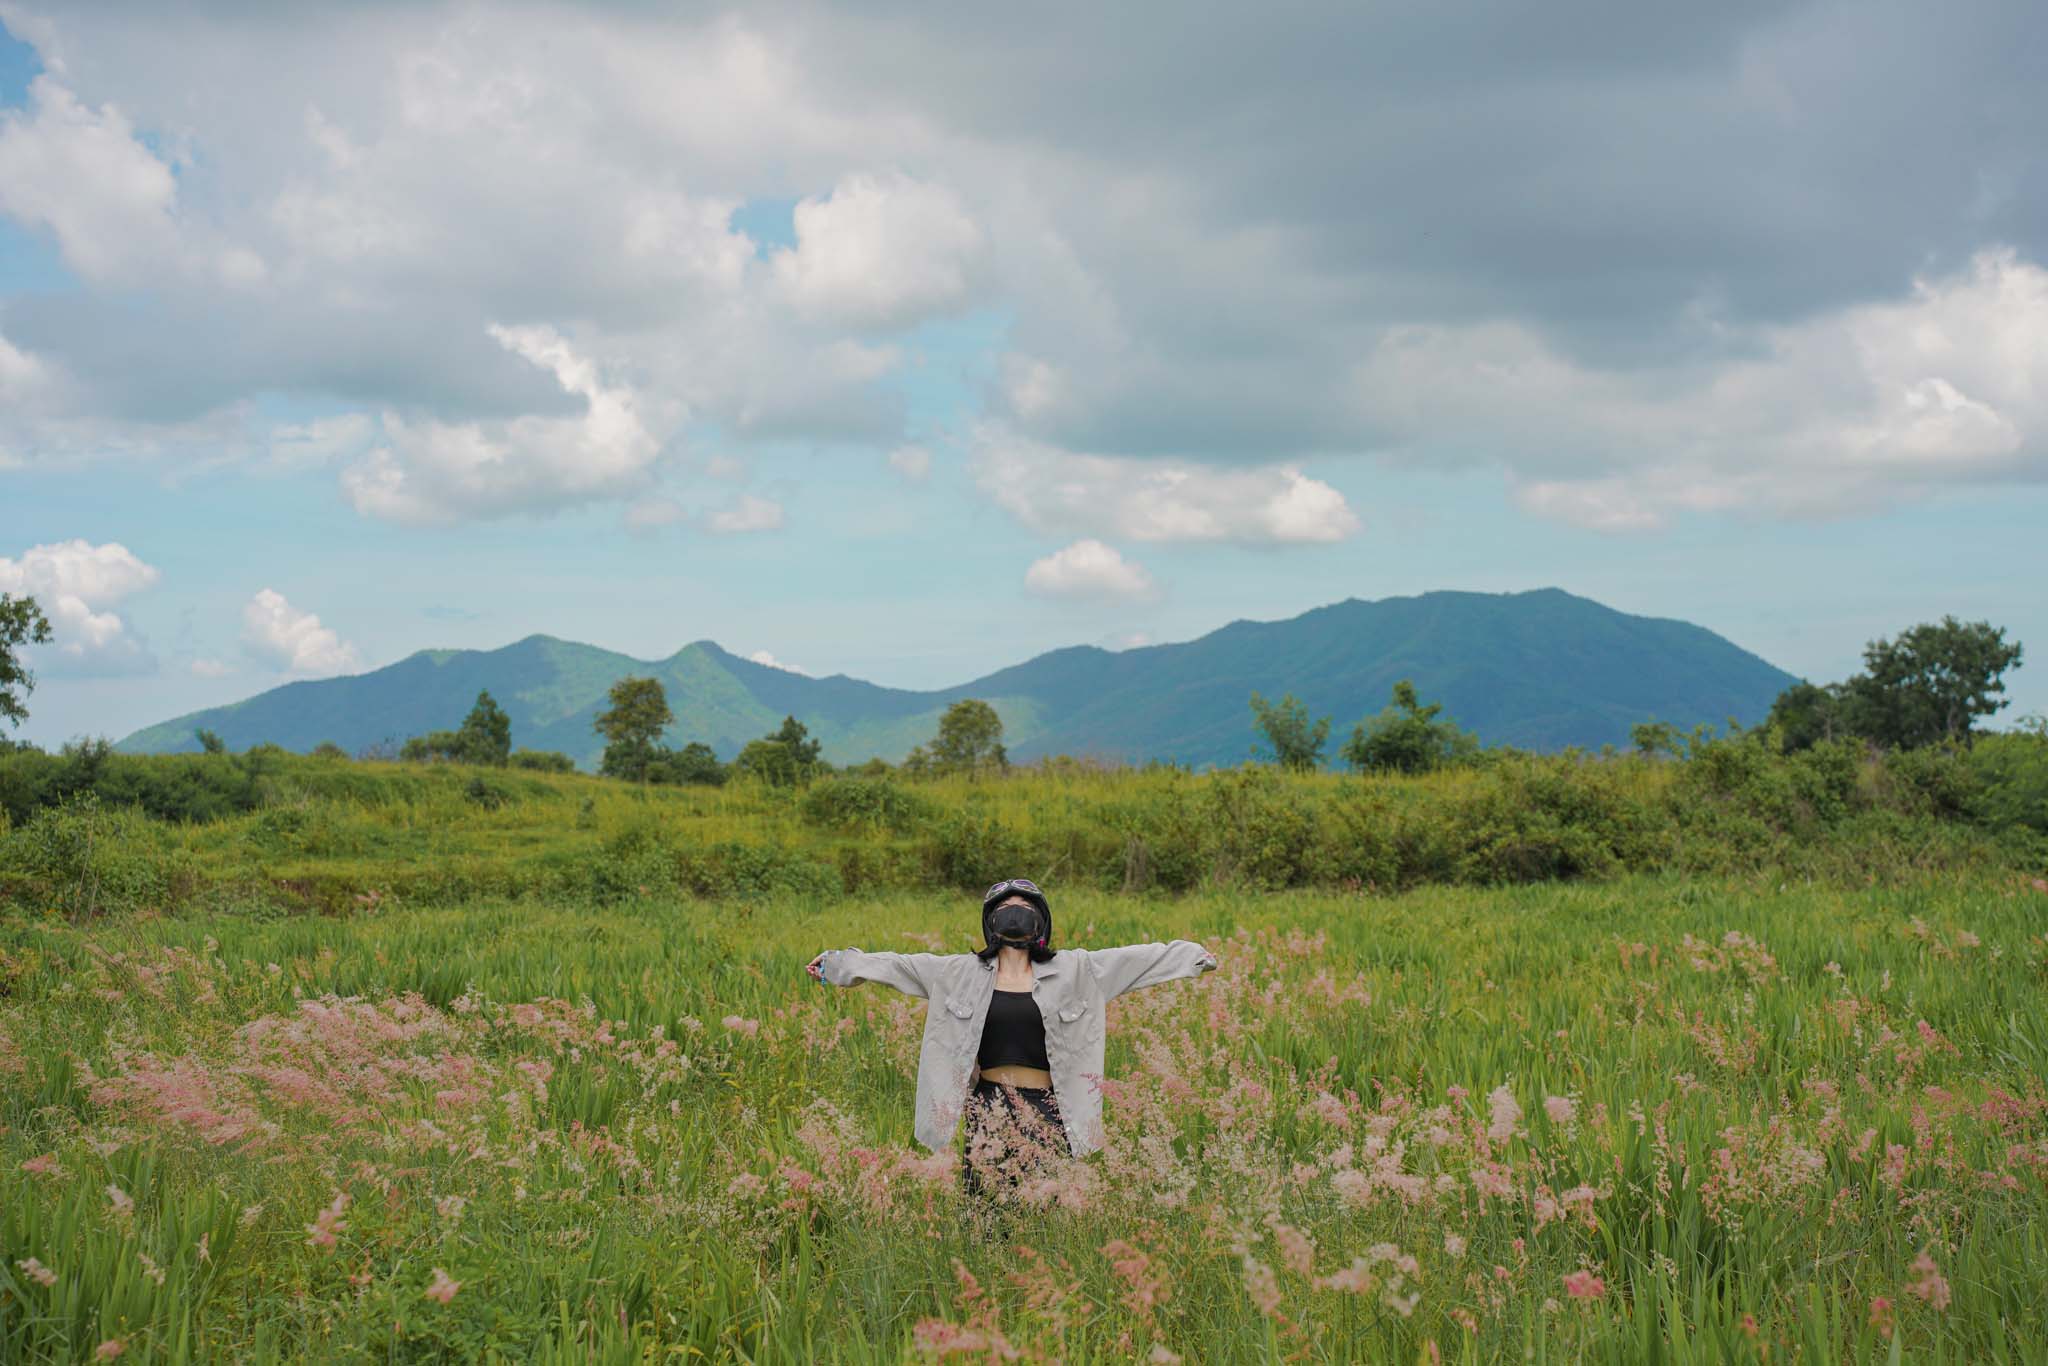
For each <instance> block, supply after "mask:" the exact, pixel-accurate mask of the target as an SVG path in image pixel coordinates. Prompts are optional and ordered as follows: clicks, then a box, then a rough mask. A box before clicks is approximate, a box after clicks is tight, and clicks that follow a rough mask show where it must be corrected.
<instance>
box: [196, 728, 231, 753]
mask: <svg viewBox="0 0 2048 1366" xmlns="http://www.w3.org/2000/svg"><path fill="white" fill-rule="evenodd" d="M192 738H193V739H194V740H197V741H198V742H199V749H200V751H201V752H202V753H205V754H226V753H227V752H228V742H227V741H225V740H223V739H221V738H220V736H219V735H218V734H217V733H215V732H214V731H210V730H207V729H206V728H205V727H203V726H202V727H201V728H200V729H198V730H195V731H193V732H192Z"/></svg>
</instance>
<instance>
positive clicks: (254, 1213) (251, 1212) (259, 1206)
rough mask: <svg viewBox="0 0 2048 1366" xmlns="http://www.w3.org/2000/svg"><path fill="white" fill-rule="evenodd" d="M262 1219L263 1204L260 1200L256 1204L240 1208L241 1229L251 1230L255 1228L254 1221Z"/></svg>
mask: <svg viewBox="0 0 2048 1366" xmlns="http://www.w3.org/2000/svg"><path fill="white" fill-rule="evenodd" d="M262 1217H263V1202H262V1201H260V1200H259V1201H257V1202H256V1203H255V1204H253V1205H244V1206H242V1220H241V1223H242V1227H243V1228H253V1227H254V1226H255V1224H256V1221H257V1220H258V1219H261V1218H262Z"/></svg>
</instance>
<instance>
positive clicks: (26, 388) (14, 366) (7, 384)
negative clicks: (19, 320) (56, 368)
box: [0, 337, 50, 408]
mask: <svg viewBox="0 0 2048 1366" xmlns="http://www.w3.org/2000/svg"><path fill="white" fill-rule="evenodd" d="M49 385H50V370H49V367H48V366H46V365H44V364H43V362H42V361H40V360H38V359H37V358H36V357H35V356H32V355H30V354H29V353H28V352H26V351H23V350H22V349H21V348H20V347H17V346H15V345H14V344H13V343H11V342H9V341H8V340H7V338H5V337H0V403H5V404H6V405H7V406H9V407H10V408H11V407H14V406H16V405H17V404H25V403H27V402H28V401H29V400H30V399H31V398H33V397H37V396H40V395H41V394H42V393H43V392H44V391H45V390H47V389H48V388H49Z"/></svg>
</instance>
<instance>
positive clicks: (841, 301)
mask: <svg viewBox="0 0 2048 1366" xmlns="http://www.w3.org/2000/svg"><path fill="white" fill-rule="evenodd" d="M792 222H793V226H794V227H795V230H796V246H795V248H794V249H785V250H783V251H779V252H777V253H776V254H775V257H774V264H775V275H776V278H777V280H778V281H779V282H780V283H781V285H782V287H783V289H784V290H785V291H786V292H787V294H788V296H789V298H790V300H791V302H792V303H793V304H794V305H795V307H796V309H797V311H798V312H799V313H801V314H803V315H805V316H806V317H811V318H817V319H822V320H826V321H831V322H836V323H842V324H846V325H850V326H853V327H874V328H891V327H905V326H908V325H910V324H912V323H915V322H918V321H921V320H922V319H925V318H928V317H932V316H935V315H937V314H941V313H947V312H952V311H954V310H956V309H958V308H960V307H961V306H962V305H964V304H965V303H966V302H967V300H968V298H969V296H970V295H971V293H972V292H973V288H974V277H975V272H976V269H977V266H978V262H979V259H980V257H981V254H982V251H983V248H984V246H985V239H984V237H983V234H982V231H981V229H980V228H979V227H978V226H977V225H976V224H975V222H974V219H973V217H972V215H970V214H969V213H968V211H967V206H966V205H965V204H963V203H962V202H961V200H960V197H959V196H958V195H957V194H955V193H954V192H953V191H951V190H949V189H947V188H945V187H944V186H942V185H933V184H927V183H924V182H920V181H917V180H912V179H911V178H909V177H908V176H904V175H867V174H856V175H850V176H847V177H845V178H844V179H842V180H841V181H840V182H839V183H838V185H836V186H834V187H833V190H832V193H831V195H830V196H828V197H826V198H824V199H806V200H804V201H802V202H801V203H799V204H798V205H797V206H796V209H795V211H794V213H793V215H792Z"/></svg>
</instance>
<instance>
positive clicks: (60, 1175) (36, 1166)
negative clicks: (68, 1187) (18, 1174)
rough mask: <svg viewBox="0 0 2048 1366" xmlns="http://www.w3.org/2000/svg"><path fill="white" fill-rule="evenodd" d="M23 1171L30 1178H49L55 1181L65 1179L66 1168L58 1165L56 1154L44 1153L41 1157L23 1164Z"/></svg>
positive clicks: (33, 1158)
mask: <svg viewBox="0 0 2048 1366" xmlns="http://www.w3.org/2000/svg"><path fill="white" fill-rule="evenodd" d="M21 1169H22V1170H23V1171H25V1172H27V1173H28V1174H29V1175H30V1176H47V1177H49V1178H50V1179H51V1180H53V1181H61V1180H63V1179H64V1168H63V1167H61V1166H60V1165H58V1162H57V1155H56V1154H55V1153H44V1154H43V1155H42V1156H41V1157H31V1158H29V1159H28V1160H27V1161H26V1162H23V1163H22V1164H21Z"/></svg>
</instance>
